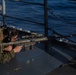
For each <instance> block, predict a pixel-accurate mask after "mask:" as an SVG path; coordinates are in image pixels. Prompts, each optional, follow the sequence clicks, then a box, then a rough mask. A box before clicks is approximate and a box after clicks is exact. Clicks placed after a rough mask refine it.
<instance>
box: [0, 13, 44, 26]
mask: <svg viewBox="0 0 76 75" xmlns="http://www.w3.org/2000/svg"><path fill="white" fill-rule="evenodd" d="M0 15H1V16H3V14H1V13H0ZM5 17H8V18H14V19H17V20H21V21H27V22H32V23H36V24H39V25H44V24H43V23H39V22H35V21H32V20H27V19H21V18H17V17H13V16H8V15H5Z"/></svg>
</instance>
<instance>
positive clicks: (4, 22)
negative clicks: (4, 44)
mask: <svg viewBox="0 0 76 75" xmlns="http://www.w3.org/2000/svg"><path fill="white" fill-rule="evenodd" d="M5 11H6V10H5V0H2V14H3V26H6V19H5V18H6V17H5V14H6V13H5Z"/></svg>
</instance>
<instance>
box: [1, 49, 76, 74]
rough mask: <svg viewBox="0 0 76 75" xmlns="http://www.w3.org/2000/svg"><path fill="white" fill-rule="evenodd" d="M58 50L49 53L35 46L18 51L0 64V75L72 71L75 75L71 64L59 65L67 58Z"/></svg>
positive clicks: (66, 60)
mask: <svg viewBox="0 0 76 75" xmlns="http://www.w3.org/2000/svg"><path fill="white" fill-rule="evenodd" d="M58 52H59V51H58ZM58 52H55V54H54V55H49V54H48V53H46V52H45V51H43V50H41V49H39V48H36V49H35V50H29V51H24V52H21V53H18V54H17V55H16V57H15V59H13V60H12V61H11V62H10V63H6V64H0V75H74V74H72V73H75V75H76V68H73V67H71V66H65V67H61V68H60V67H59V66H60V65H62V64H64V63H67V62H68V59H67V58H66V55H65V54H64V53H61V52H59V53H58ZM60 53H61V54H60ZM73 54H74V53H73ZM63 55H64V56H65V57H64V56H63ZM74 56H75V55H74ZM59 58H60V59H59ZM69 59H70V57H69ZM62 60H63V61H62ZM64 72H66V73H64ZM69 72H71V73H69ZM56 73H57V74H56Z"/></svg>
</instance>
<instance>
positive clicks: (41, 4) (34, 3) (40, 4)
mask: <svg viewBox="0 0 76 75" xmlns="http://www.w3.org/2000/svg"><path fill="white" fill-rule="evenodd" d="M15 2H16V1H15ZM18 2H23V3H27V4H32V5H39V6H44V4H43V3H38V2H27V1H23V0H20V1H18Z"/></svg>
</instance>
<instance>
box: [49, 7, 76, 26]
mask: <svg viewBox="0 0 76 75" xmlns="http://www.w3.org/2000/svg"><path fill="white" fill-rule="evenodd" d="M48 11H49V12H50V13H51V14H52V15H53V16H54V17H56V18H57V19H60V20H62V21H64V22H66V23H68V24H75V25H76V22H69V21H67V20H64V19H63V18H61V17H60V16H58V15H56V14H55V13H54V12H53V11H52V9H49V8H48Z"/></svg>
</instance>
